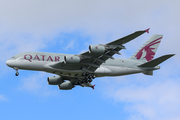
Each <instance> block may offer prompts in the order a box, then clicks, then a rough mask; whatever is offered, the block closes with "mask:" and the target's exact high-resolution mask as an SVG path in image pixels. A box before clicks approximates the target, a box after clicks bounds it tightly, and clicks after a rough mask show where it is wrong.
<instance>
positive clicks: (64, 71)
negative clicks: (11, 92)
mask: <svg viewBox="0 0 180 120" xmlns="http://www.w3.org/2000/svg"><path fill="white" fill-rule="evenodd" d="M64 56H68V54H57V53H43V52H28V53H20V54H17V55H15V56H14V57H12V58H11V59H9V60H7V62H6V64H7V65H8V66H9V67H12V68H18V69H24V70H35V71H45V72H49V73H54V74H57V75H63V76H70V77H71V76H72V77H74V76H75V77H80V76H81V75H82V73H83V72H84V71H83V70H82V69H81V68H80V67H79V66H80V63H77V64H66V63H63V61H64ZM55 63H62V64H61V65H59V67H58V68H54V67H51V65H53V64H55ZM64 64H66V65H64ZM139 64H141V63H138V61H134V60H130V59H108V60H107V61H106V62H105V63H103V64H101V65H100V67H99V68H98V69H97V70H96V71H95V74H96V76H97V77H103V76H121V75H128V74H134V73H141V72H144V70H142V69H140V68H138V67H137V66H138V65H139ZM81 66H82V65H81Z"/></svg>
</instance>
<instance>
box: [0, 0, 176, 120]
mask: <svg viewBox="0 0 180 120" xmlns="http://www.w3.org/2000/svg"><path fill="white" fill-rule="evenodd" d="M179 5H180V1H179V0H171V1H170V0H151V1H150V0H96V1H90V0H16V1H14V0H0V46H1V47H0V51H1V52H0V56H1V57H0V66H1V69H2V71H1V72H0V76H1V79H0V111H1V112H0V119H2V120H12V119H18V120H19V119H25V120H31V119H64V120H68V119H83V120H84V119H87V120H90V119H103V120H109V119H115V120H117V119H118V120H119V119H125V120H179V119H180V87H179V86H180V80H179V77H180V75H179V71H180V65H179V61H180V55H179V54H180V48H179V44H180V42H179V41H180V40H179V32H180V23H179V22H180V12H179V11H180V9H179ZM147 28H150V33H149V34H147V33H146V34H143V35H142V36H140V37H138V38H137V39H135V40H134V41H131V42H130V43H127V44H126V45H125V46H126V48H127V49H126V50H122V51H121V53H122V55H121V56H118V55H116V56H115V57H117V58H129V57H130V56H131V55H132V54H133V53H134V52H135V51H136V50H137V49H138V48H139V47H140V46H141V45H142V44H143V43H144V42H145V41H146V40H147V39H149V38H150V37H151V36H152V35H153V34H163V35H164V36H163V39H162V42H161V44H160V46H159V48H158V50H157V54H156V56H155V57H159V56H161V55H165V54H170V53H173V54H176V55H175V56H174V57H172V58H171V59H169V60H168V61H165V62H164V63H163V64H161V69H160V70H157V71H154V75H153V76H146V75H144V74H136V75H129V76H120V77H104V78H97V79H95V80H94V81H93V84H96V86H95V90H92V89H90V88H82V87H75V88H74V89H73V90H71V91H60V90H59V89H58V87H57V86H50V85H48V84H47V81H46V79H47V77H49V76H53V74H48V73H44V72H35V71H23V70H20V71H19V72H20V75H19V76H18V77H16V76H15V75H14V74H15V71H14V70H13V69H12V68H9V67H7V66H6V64H5V62H6V60H7V59H9V58H10V57H12V56H13V55H14V54H17V53H20V52H28V51H42V52H54V53H67V54H79V53H81V52H84V51H86V50H88V45H91V44H104V43H107V42H110V41H112V40H115V39H118V38H121V37H124V36H125V35H128V34H131V33H133V32H135V31H138V30H145V29H147Z"/></svg>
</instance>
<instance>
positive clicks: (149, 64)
mask: <svg viewBox="0 0 180 120" xmlns="http://www.w3.org/2000/svg"><path fill="white" fill-rule="evenodd" d="M174 55H175V54H169V55H164V56H161V57H159V58H156V59H154V60H151V61H149V62H146V63H143V64H141V65H139V66H138V67H155V66H157V65H159V64H160V63H162V62H164V61H165V60H167V59H169V58H170V57H172V56H174Z"/></svg>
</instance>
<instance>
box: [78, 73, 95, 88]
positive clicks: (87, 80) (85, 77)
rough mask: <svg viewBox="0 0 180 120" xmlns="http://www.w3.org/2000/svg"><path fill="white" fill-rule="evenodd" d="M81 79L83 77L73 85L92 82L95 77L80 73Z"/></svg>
mask: <svg viewBox="0 0 180 120" xmlns="http://www.w3.org/2000/svg"><path fill="white" fill-rule="evenodd" d="M82 77H84V78H83V79H81V80H78V81H77V82H76V83H75V84H77V85H80V84H83V83H91V82H92V81H93V79H95V77H96V76H95V75H94V74H90V73H87V72H84V73H82Z"/></svg>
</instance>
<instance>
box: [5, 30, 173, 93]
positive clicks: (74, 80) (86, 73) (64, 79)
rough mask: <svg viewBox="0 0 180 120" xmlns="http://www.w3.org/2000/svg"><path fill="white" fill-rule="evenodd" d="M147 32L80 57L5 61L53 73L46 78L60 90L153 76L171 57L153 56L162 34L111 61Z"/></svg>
mask: <svg viewBox="0 0 180 120" xmlns="http://www.w3.org/2000/svg"><path fill="white" fill-rule="evenodd" d="M146 32H147V33H149V29H147V30H141V31H136V32H134V33H132V34H130V35H127V36H125V37H123V38H120V39H117V40H115V41H112V42H109V43H107V44H98V45H90V46H89V51H87V52H84V53H81V54H76V55H73V54H59V53H47V52H25V53H19V54H16V55H14V56H13V57H12V58H10V59H8V60H7V61H6V65H7V66H9V67H11V68H13V69H14V70H16V73H15V75H16V76H18V75H19V72H18V69H23V70H34V71H45V72H48V73H52V74H56V75H57V76H51V77H48V78H47V82H48V84H49V85H58V87H59V89H60V90H71V89H72V88H74V87H75V86H76V85H80V86H82V87H91V88H93V89H94V86H95V85H92V84H91V82H92V81H93V79H95V78H96V77H105V76H122V75H129V74H136V73H143V74H145V75H153V71H154V70H158V69H160V66H158V65H159V64H160V63H162V62H164V61H165V60H167V59H169V58H170V57H172V56H174V55H175V54H168V55H164V56H161V57H158V58H156V59H153V58H154V55H155V53H156V51H157V48H158V46H159V44H160V42H161V39H162V37H163V35H160V34H155V35H153V36H152V37H151V38H150V39H148V40H147V41H146V42H145V43H144V44H143V45H142V46H141V47H140V48H139V49H138V50H137V51H136V52H135V53H134V54H133V55H132V56H131V57H130V58H129V59H118V58H114V57H113V56H114V55H115V54H118V55H121V53H120V52H119V51H120V50H122V49H126V48H125V46H124V44H125V43H127V42H129V41H131V40H133V39H135V38H137V37H138V36H140V35H142V34H144V33H146Z"/></svg>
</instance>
